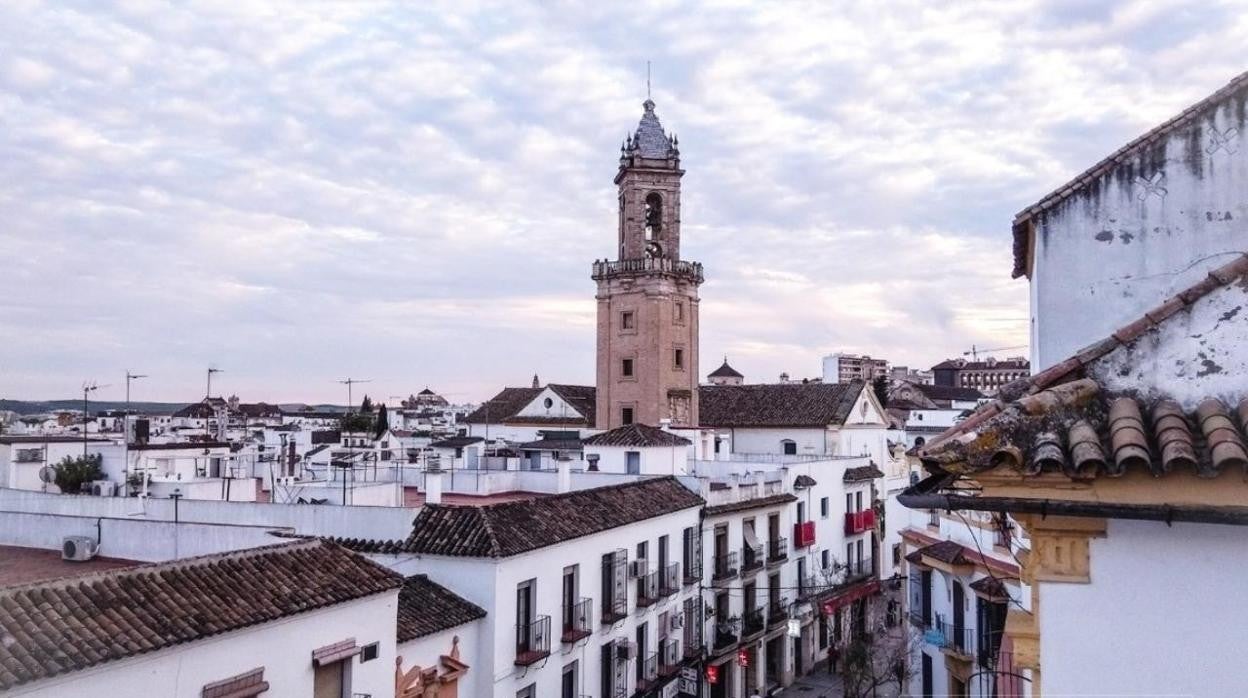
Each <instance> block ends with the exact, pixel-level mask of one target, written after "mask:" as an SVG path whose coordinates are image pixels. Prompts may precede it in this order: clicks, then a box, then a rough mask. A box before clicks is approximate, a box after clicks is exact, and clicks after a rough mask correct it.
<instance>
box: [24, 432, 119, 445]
mask: <svg viewBox="0 0 1248 698" xmlns="http://www.w3.org/2000/svg"><path fill="white" fill-rule="evenodd" d="M86 441H87V443H104V442H107V441H110V439H101V438H97V437H94V436H89V437H87V439H86ZM82 442H83V438H82V437H81V436H26V435H22V436H0V444H4V445H6V446H12V445H17V444H80V443H82Z"/></svg>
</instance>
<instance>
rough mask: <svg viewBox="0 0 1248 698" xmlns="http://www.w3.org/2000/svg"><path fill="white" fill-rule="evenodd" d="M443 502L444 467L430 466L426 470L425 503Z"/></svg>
mask: <svg viewBox="0 0 1248 698" xmlns="http://www.w3.org/2000/svg"><path fill="white" fill-rule="evenodd" d="M441 503H442V469H441V468H430V469H428V470H426V471H425V504H441Z"/></svg>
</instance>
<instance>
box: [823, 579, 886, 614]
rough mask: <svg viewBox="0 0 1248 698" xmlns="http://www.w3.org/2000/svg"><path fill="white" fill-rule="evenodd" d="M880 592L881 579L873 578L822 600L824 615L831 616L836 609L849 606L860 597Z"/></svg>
mask: <svg viewBox="0 0 1248 698" xmlns="http://www.w3.org/2000/svg"><path fill="white" fill-rule="evenodd" d="M878 593H880V580H878V579H872V580H871V581H870V582H867V583H866V584H857V585H854V586H852V587H850V588H848V589H845V590H843V591H840V592H837V593H835V594H833V595H832V596H830V597H829V598H826V599H824V600H823V601H822V602H820V604H819V605H820V607H821V609H822V610H823V615H825V616H830V615H832V614H833V613H836V609H838V608H842V607H844V606H848V605H849V604H851V603H853V602H855V601H857V600H858V599H865V598H866V597H868V596H874V595H875V594H878Z"/></svg>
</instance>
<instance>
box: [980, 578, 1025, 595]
mask: <svg viewBox="0 0 1248 698" xmlns="http://www.w3.org/2000/svg"><path fill="white" fill-rule="evenodd" d="M1009 581H1017V580H1009ZM971 590H972V591H978V592H979V593H981V594H983V595H984V596H988V597H991V598H994V599H1008V598H1010V591H1009V589H1008V588H1007V587H1006V586H1005V581H1004V580H1001V579H998V578H997V577H992V576H988V577H983V578H981V579H977V580H975V581H973V582H971Z"/></svg>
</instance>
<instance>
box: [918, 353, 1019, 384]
mask: <svg viewBox="0 0 1248 698" xmlns="http://www.w3.org/2000/svg"><path fill="white" fill-rule="evenodd" d="M1030 367H1031V362H1030V361H1027V360H1026V359H1022V360H1015V359H1002V360H1000V361H996V360H994V361H967V360H965V359H945V360H944V361H941V362H940V363H938V364H936V365H935V366H933V367H932V370H933V371H935V370H936V369H938V368H956V369H959V370H962V371H990V370H992V369H1001V370H1017V369H1026V368H1030ZM916 385H918V384H916Z"/></svg>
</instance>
